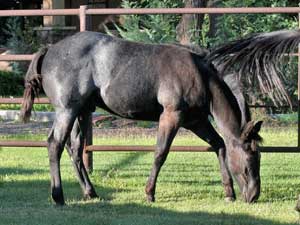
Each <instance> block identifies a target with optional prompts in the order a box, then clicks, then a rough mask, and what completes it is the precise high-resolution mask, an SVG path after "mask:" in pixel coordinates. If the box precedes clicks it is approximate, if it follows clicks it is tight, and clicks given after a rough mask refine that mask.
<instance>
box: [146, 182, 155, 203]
mask: <svg viewBox="0 0 300 225" xmlns="http://www.w3.org/2000/svg"><path fill="white" fill-rule="evenodd" d="M145 192H146V198H147V201H148V202H155V186H154V185H153V184H147V186H146V188H145Z"/></svg>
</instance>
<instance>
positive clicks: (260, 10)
mask: <svg viewBox="0 0 300 225" xmlns="http://www.w3.org/2000/svg"><path fill="white" fill-rule="evenodd" d="M201 13H205V14H211V13H213V14H245V13H248V14H274V13H285V14H287V13H294V14H298V15H299V14H300V7H274V8H268V7H248V8H135V9H124V8H110V9H107V8H106V9H88V8H87V6H85V5H83V6H80V7H79V8H78V9H37V10H0V17H4V16H68V15H77V16H78V18H79V22H80V31H85V30H86V17H87V15H132V14H201ZM299 19H300V18H299ZM299 24H300V21H299ZM294 55H298V56H299V55H300V49H299V52H298V54H294ZM33 56H34V55H0V61H30V60H32V59H33ZM299 88H300V57H298V105H297V106H298V145H297V146H296V147H287V146H283V147H280V146H266V147H260V149H261V151H262V152H300V137H299V134H300V97H299V96H300V89H299ZM20 103H22V98H0V104H20ZM35 103H39V104H48V103H49V100H48V99H47V98H40V99H37V100H36V101H35ZM90 118H91V116H90ZM91 119H92V118H91ZM91 119H90V121H91ZM46 146H47V144H46V142H41V141H39V142H37V141H35V142H33V141H0V147H46ZM93 151H154V146H99V145H92V123H91V122H90V129H89V134H88V137H87V139H86V141H85V151H84V162H85V166H86V168H87V169H88V170H89V171H91V170H92V154H91V152H93ZM171 151H182V152H208V151H211V148H210V147H206V146H173V147H172V148H171Z"/></svg>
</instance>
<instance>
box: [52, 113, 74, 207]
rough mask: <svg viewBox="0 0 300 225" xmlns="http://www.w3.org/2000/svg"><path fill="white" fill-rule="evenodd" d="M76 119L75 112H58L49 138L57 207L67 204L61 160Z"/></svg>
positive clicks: (53, 196) (53, 187) (53, 189)
mask: <svg viewBox="0 0 300 225" xmlns="http://www.w3.org/2000/svg"><path fill="white" fill-rule="evenodd" d="M75 118H76V115H75V113H74V112H73V110H59V111H57V112H56V118H55V121H54V124H53V127H52V129H51V131H50V134H49V136H48V154H49V163H50V176H51V195H52V199H53V200H54V201H55V203H56V204H57V205H63V204H64V203H65V201H64V196H63V189H62V183H61V174H60V158H61V154H62V152H63V149H64V145H65V143H66V140H67V138H68V137H69V135H70V132H71V129H72V126H73V123H74V120H75Z"/></svg>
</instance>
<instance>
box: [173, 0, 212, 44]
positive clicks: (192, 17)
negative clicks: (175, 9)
mask: <svg viewBox="0 0 300 225" xmlns="http://www.w3.org/2000/svg"><path fill="white" fill-rule="evenodd" d="M207 2H208V0H184V3H185V8H205V7H206V6H207ZM203 21H204V14H184V15H182V17H181V21H180V22H179V24H178V26H177V28H176V31H177V40H178V41H179V42H180V44H184V45H188V44H191V38H192V37H194V38H195V40H196V42H197V43H200V37H201V29H202V25H203Z"/></svg>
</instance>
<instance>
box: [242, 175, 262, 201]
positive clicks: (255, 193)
mask: <svg viewBox="0 0 300 225" xmlns="http://www.w3.org/2000/svg"><path fill="white" fill-rule="evenodd" d="M259 195H260V179H255V180H252V181H250V182H249V183H248V185H245V186H244V188H243V198H244V200H245V202H247V203H254V202H256V201H257V200H258V198H259Z"/></svg>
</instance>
